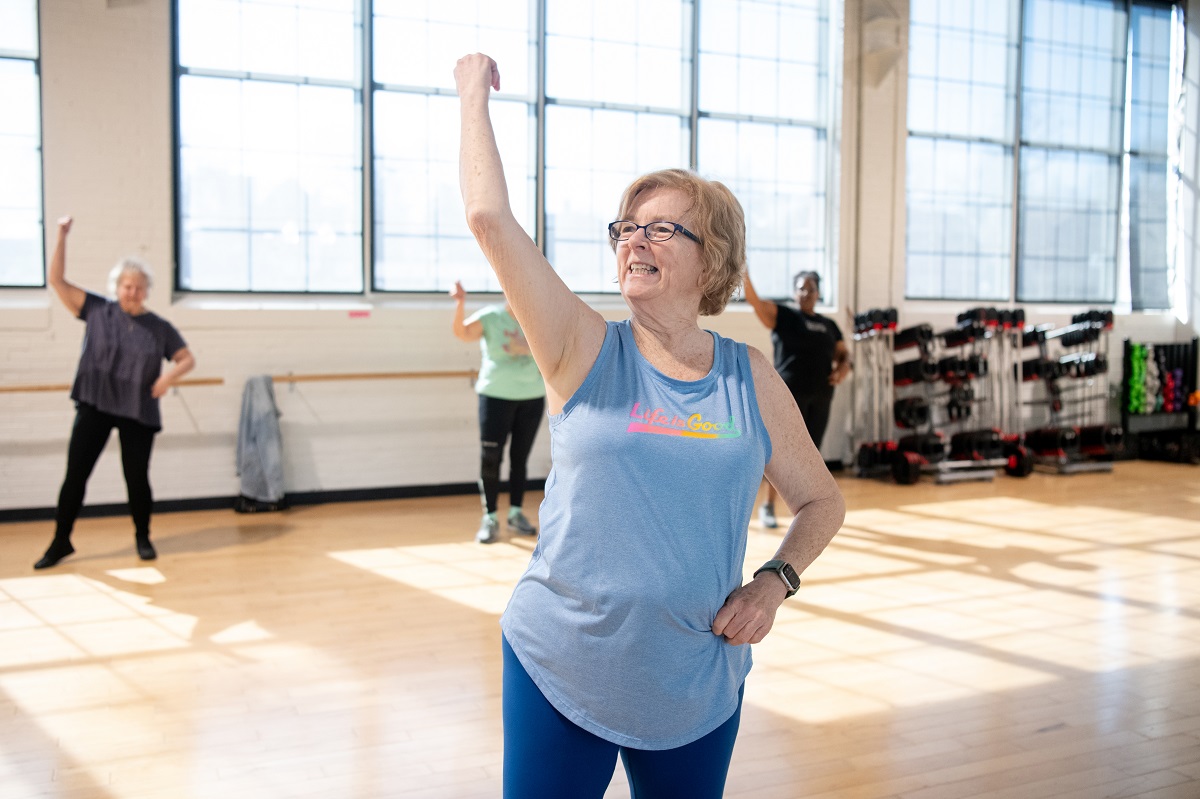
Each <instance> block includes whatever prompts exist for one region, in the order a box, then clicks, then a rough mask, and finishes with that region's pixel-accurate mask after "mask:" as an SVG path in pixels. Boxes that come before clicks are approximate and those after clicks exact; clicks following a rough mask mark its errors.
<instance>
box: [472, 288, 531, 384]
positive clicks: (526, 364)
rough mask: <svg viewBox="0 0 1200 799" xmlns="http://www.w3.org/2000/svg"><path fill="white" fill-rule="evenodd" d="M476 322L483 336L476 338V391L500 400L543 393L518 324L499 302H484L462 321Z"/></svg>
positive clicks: (526, 342)
mask: <svg viewBox="0 0 1200 799" xmlns="http://www.w3.org/2000/svg"><path fill="white" fill-rule="evenodd" d="M473 322H479V323H480V324H482V325H483V338H481V339H479V350H480V352H481V353H482V356H483V358H482V362H481V363H480V365H479V379H478V380H476V381H475V391H476V393H479V394H482V395H483V396H485V397H495V398H496V399H504V400H527V399H537V398H538V397H544V396H546V385H545V383H543V382H542V375H541V373H540V372H539V371H538V368H537V364H536V363H534V362H533V355H531V354H530V352H529V342H528V341H526V340H525V334H524V333H523V332H522V331H521V326H520V325H518V324H517V320H516V319H514V318H513V316H512V314H510V313H509V312H508V311H507V310H505V308H504V306H503V305H488V306H487V307H484V308H480V309H479V310H478V311H476V312H475V313H473V314H471V315H470V316H469V317H467V318H466V319H465V320H463V324H466V325H470V324H472V323H473Z"/></svg>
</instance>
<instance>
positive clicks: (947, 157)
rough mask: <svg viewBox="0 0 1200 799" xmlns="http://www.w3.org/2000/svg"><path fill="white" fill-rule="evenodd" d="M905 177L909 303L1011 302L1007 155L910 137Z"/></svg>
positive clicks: (998, 148) (997, 149)
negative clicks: (918, 300)
mask: <svg viewBox="0 0 1200 799" xmlns="http://www.w3.org/2000/svg"><path fill="white" fill-rule="evenodd" d="M907 172H908V186H907V190H908V243H907V254H908V263H909V271H908V276H907V283H906V286H905V294H906V296H908V297H912V298H933V299H978V300H1006V299H1008V295H1009V288H1008V274H1009V264H1010V262H1011V255H1012V245H1011V240H1012V222H1011V220H1012V150H1011V148H1008V147H1004V146H1002V145H996V144H987V143H983V142H961V141H950V140H945V139H931V138H923V137H918V136H910V137H909V139H908V169H907ZM914 265H915V268H914Z"/></svg>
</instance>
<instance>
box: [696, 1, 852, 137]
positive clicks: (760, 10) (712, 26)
mask: <svg viewBox="0 0 1200 799" xmlns="http://www.w3.org/2000/svg"><path fill="white" fill-rule="evenodd" d="M828 32H829V11H828V7H827V3H825V2H819V1H815V0H807V1H806V0H794V1H791V2H789V1H788V0H743V1H741V2H739V1H738V0H715V1H714V2H709V1H708V0H706V2H704V3H701V4H700V46H699V75H700V78H699V83H700V86H699V90H700V91H699V98H700V99H699V103H700V109H701V110H702V111H705V112H709V113H718V114H736V115H739V116H752V115H753V116H760V117H775V118H781V119H792V120H803V121H805V122H808V123H810V124H823V123H824V120H825V118H826V116H827V114H826V110H827V109H826V103H827V100H828V94H827V92H828V91H829V87H828V83H829V52H828V49H829V48H828V46H827V41H828Z"/></svg>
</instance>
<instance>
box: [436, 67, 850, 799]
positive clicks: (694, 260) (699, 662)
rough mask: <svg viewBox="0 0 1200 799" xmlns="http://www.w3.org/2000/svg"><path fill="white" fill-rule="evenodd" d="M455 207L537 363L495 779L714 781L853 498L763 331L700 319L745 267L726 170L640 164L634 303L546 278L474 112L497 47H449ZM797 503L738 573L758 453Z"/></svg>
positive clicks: (626, 288) (706, 792)
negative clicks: (614, 317) (760, 344)
mask: <svg viewBox="0 0 1200 799" xmlns="http://www.w3.org/2000/svg"><path fill="white" fill-rule="evenodd" d="M455 81H456V83H457V86H458V93H459V97H460V101H461V112H462V144H461V147H462V150H461V154H460V155H461V164H460V169H461V183H462V192H463V199H464V202H465V205H466V213H467V221H468V223H469V225H470V228H471V231H472V233H473V234H474V235H475V238H476V240H477V241H478V242H479V245H480V247H481V248H482V250H483V253H484V255H485V256H486V257H487V259H488V261H489V263H490V264H491V266H492V268H493V269H494V270H495V272H496V275H497V277H498V278H499V280H500V284H501V286H502V287H503V289H504V294H505V296H506V297H507V298H508V302H509V305H510V307H511V308H512V313H513V315H514V316H515V317H516V319H517V320H518V322H519V323H520V325H521V327H522V329H523V330H524V331H525V335H526V338H527V339H528V341H529V346H530V349H531V350H532V352H533V357H534V360H535V361H536V362H537V365H538V367H539V369H540V371H541V373H542V376H543V378H544V379H545V383H546V404H547V409H548V412H549V414H550V435H551V450H552V452H553V453H554V464H553V468H552V470H551V473H550V475H549V477H548V478H547V480H546V498H545V501H544V502H543V504H542V508H541V512H540V518H541V524H542V531H541V536H540V537H539V539H538V543H537V546H536V548H535V549H534V552H533V557H532V558H531V560H530V563H529V566H528V568H527V569H526V571H525V573H524V574H523V575H522V576H521V578H520V580H519V581H518V583H517V585H516V588H515V589H514V591H513V595H512V598H511V599H510V601H509V604H508V607H507V609H506V610H505V612H504V615H503V616H502V618H501V631H502V633H503V635H502V648H503V652H504V676H503V686H504V700H503V707H504V710H503V716H504V794H505V796H506V797H510V798H511V797H564V796H570V797H574V798H579V797H601V796H603V794H604V792H605V790H606V789H607V786H608V783H609V780H610V779H611V777H612V770H613V766H614V764H615V762H616V758H617V757H618V755H619V756H620V757H621V759H622V761H623V762H624V764H625V769H626V772H627V774H628V776H629V784H630V790H631V792H632V795H633V796H634V797H637V799H648V798H650V797H674V796H680V797H683V796H686V797H690V798H691V799H695V798H696V797H719V796H720V795H721V794H722V792H723V789H724V784H725V776H726V773H727V771H728V768H729V762H730V757H731V755H732V751H733V744H734V739H735V737H736V735H737V728H738V722H739V718H740V711H741V700H742V686H743V682H744V680H745V678H746V675H747V673H748V672H749V670H750V647H749V644H754V643H758V642H760V641H762V640H763V638H764V637H765V636H766V635H767V633H768V632H770V630H771V625H772V623H773V622H774V619H775V613H776V611H777V610H778V608H779V606H780V604H781V603H782V602H783V600H784V599H785V598H786V597H788V596H791V594H792V593H794V592H795V590H796V589H797V588H798V587H799V583H800V580H799V575H800V574H802V573H803V572H804V570H805V568H807V567H808V565H809V564H811V563H812V562H813V561H814V560H815V559H816V557H817V556H818V555H819V554H820V553H821V551H822V550H823V549H824V548H825V547H826V545H827V544H828V543H829V541H830V539H832V538H833V536H834V534H835V533H836V532H837V530H838V528H839V527H840V526H841V524H842V520H843V517H844V515H845V505H844V502H843V500H842V496H841V493H840V492H839V490H838V487H837V484H836V483H835V482H834V480H833V478H832V476H831V475H830V474H829V472H828V471H827V470H826V469H825V466H824V463H823V462H822V460H821V457H820V455H819V453H818V452H817V449H816V447H815V446H814V445H813V442H812V440H811V438H810V437H809V435H808V433H807V431H806V429H805V426H804V423H803V421H802V419H801V418H800V412H799V410H798V409H797V408H796V403H795V402H794V401H793V400H792V396H791V393H790V392H789V391H788V389H787V386H785V385H784V383H783V381H782V380H781V379H780V378H779V376H778V374H777V373H776V372H775V370H774V368H773V367H772V366H771V362H770V361H769V360H768V359H767V358H766V357H764V356H763V355H762V353H760V352H758V351H757V350H755V349H753V348H750V347H747V346H746V345H745V344H741V343H738V342H735V341H732V340H729V339H726V338H723V337H721V336H719V335H717V334H715V333H712V332H710V331H707V330H704V329H703V328H701V327H700V323H699V317H700V316H701V315H715V314H719V313H721V311H722V310H724V307H725V304H726V302H727V301H728V300H729V298H730V297H731V296H732V294H733V292H734V290H735V289H736V288H737V286H738V285H739V284H740V283H741V280H742V275H743V270H744V263H745V222H744V220H743V216H742V210H741V206H740V205H739V204H738V202H737V200H736V198H734V196H733V195H732V193H730V191H729V190H728V189H727V188H726V187H725V186H723V185H721V184H720V183H716V182H713V181H708V180H704V179H702V178H700V177H698V176H696V175H695V174H693V173H690V172H686V171H683V170H666V171H663V172H655V173H651V174H649V175H645V176H643V177H642V178H639V179H638V180H637V181H635V182H634V183H633V184H632V185H631V186H630V187H629V188H628V189H626V191H625V194H624V196H623V197H622V198H621V201H620V206H619V209H618V213H617V217H616V218H617V221H615V222H613V223H612V224H611V225H609V228H608V235H609V238H610V242H611V244H612V246H613V250H614V252H615V253H616V270H617V272H616V274H617V282H618V284H619V286H620V290H621V295H622V296H623V297H624V299H625V302H626V304H627V305H628V306H629V310H630V318H629V319H627V320H625V321H623V322H606V321H605V320H604V319H603V317H601V316H600V314H599V313H597V312H596V311H594V310H592V309H591V308H590V307H588V306H587V305H586V304H585V303H584V302H583V301H582V300H580V299H579V298H578V297H577V296H575V294H573V293H572V292H571V290H570V289H569V288H567V286H566V285H565V284H564V283H563V282H562V280H561V279H559V277H558V275H557V274H556V273H555V271H554V269H553V268H552V267H551V266H550V264H549V263H547V262H546V260H545V258H544V257H543V256H542V253H541V251H540V250H539V249H538V247H537V246H536V244H534V242H533V241H532V240H531V239H530V238H529V237H528V236H527V235H526V233H525V231H524V230H523V229H522V228H521V226H520V224H519V223H518V222H517V220H516V218H515V216H514V215H513V213H512V210H511V208H510V206H509V201H508V192H507V188H506V186H505V182H504V173H503V168H502V165H501V163H500V157H499V153H498V150H497V147H496V140H495V137H494V133H493V130H492V125H491V118H490V114H489V111H488V103H489V97H490V93H491V90H492V89H496V90H498V89H499V88H500V76H499V71H498V70H497V67H496V64H495V62H494V61H493V60H492V59H490V58H488V57H487V56H485V55H480V54H476V55H470V56H465V57H464V58H462V59H460V60H459V62H458V66H457V67H456V69H455ZM764 471H765V473H766V475H767V478H768V479H769V480H770V481H771V483H772V484H773V485H774V486H775V488H776V489H777V490H778V492H779V495H780V497H782V499H783V500H784V501H785V502H787V504H788V506H789V507H790V508H791V509H792V510H794V511H795V519H794V521H793V522H792V524H791V527H790V528H789V530H788V532H787V534H786V535H785V536H784V538H783V541H782V543H781V544H780V546H779V549H778V551H777V553H776V555H775V558H773V559H772V560H771V561H769V562H768V563H766V564H764V565H763V567H762V568H760V569H758V570H757V571H756V573H755V576H754V578H753V579H752V580H751V581H749V582H747V583H745V584H742V568H743V564H744V561H745V556H746V532H747V526H748V524H749V521H750V516H751V513H752V511H753V509H754V500H755V497H756V495H757V491H758V486H759V480H760V477H761V476H762V475H763V473H764Z"/></svg>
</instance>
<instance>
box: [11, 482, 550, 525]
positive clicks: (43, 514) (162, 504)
mask: <svg viewBox="0 0 1200 799" xmlns="http://www.w3.org/2000/svg"><path fill="white" fill-rule="evenodd" d="M525 487H526V488H527V489H528V490H530V491H541V490H543V489H545V487H546V481H545V480H544V479H543V480H529V481H527V482H526V484H525ZM478 493H479V485H478V484H477V483H444V484H442V485H427V486H382V487H379V488H346V489H340V490H337V491H300V492H297V493H295V494H288V495H287V496H286V497H285V498H284V500H285V502H286V503H287V505H288V507H297V506H300V505H325V504H328V503H332V502H369V501H371V500H376V499H415V498H417V497H454V496H462V495H464V494H478ZM500 493H501V494H502V495H503V494H506V493H508V483H503V484H502V485H501V486H500ZM235 499H237V498H236V497H196V498H195V499H165V500H157V501H155V503H154V512H155V513H178V512H180V511H191V510H228V511H230V512H232V511H233V502H234V500H235ZM128 513H129V505H128V503H125V502H114V503H110V504H107V505H84V507H83V510H81V511H80V512H79V516H80V518H97V517H101V516H125V515H126V514H128ZM53 519H54V508H11V509H8V510H0V524H2V523H4V522H37V521H50V520H53Z"/></svg>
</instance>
